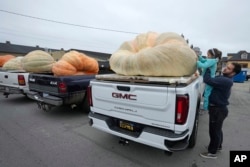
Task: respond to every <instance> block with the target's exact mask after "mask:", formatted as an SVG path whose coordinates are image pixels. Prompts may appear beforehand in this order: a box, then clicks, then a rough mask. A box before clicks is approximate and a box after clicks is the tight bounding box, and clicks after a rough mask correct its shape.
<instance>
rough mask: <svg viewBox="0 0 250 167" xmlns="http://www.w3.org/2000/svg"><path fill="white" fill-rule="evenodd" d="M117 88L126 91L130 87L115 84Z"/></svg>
mask: <svg viewBox="0 0 250 167" xmlns="http://www.w3.org/2000/svg"><path fill="white" fill-rule="evenodd" d="M117 89H118V90H121V91H126V92H129V91H130V87H128V86H117Z"/></svg>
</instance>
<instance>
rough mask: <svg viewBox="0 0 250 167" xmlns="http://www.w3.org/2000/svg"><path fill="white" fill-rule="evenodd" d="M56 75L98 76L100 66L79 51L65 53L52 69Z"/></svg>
mask: <svg viewBox="0 0 250 167" xmlns="http://www.w3.org/2000/svg"><path fill="white" fill-rule="evenodd" d="M52 71H53V73H54V75H56V76H64V75H89V74H97V73H98V71H99V66H98V62H97V60H95V59H94V58H92V57H89V56H87V55H85V54H83V53H80V52H78V51H70V52H67V53H65V54H64V55H63V56H62V58H61V59H60V60H59V61H58V62H56V63H55V64H54V66H53V68H52Z"/></svg>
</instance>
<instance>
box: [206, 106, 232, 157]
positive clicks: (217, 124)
mask: <svg viewBox="0 0 250 167" xmlns="http://www.w3.org/2000/svg"><path fill="white" fill-rule="evenodd" d="M227 115H228V108H227V106H223V107H218V106H209V136H210V143H209V145H208V152H209V153H212V154H216V152H217V149H218V148H221V147H222V142H223V132H222V125H223V121H224V120H225V118H226V117H227Z"/></svg>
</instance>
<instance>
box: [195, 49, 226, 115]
mask: <svg viewBox="0 0 250 167" xmlns="http://www.w3.org/2000/svg"><path fill="white" fill-rule="evenodd" d="M221 54H222V53H221V51H219V50H218V49H215V48H213V49H209V50H208V51H207V58H203V57H202V56H198V61H197V67H198V68H202V76H203V75H204V72H205V71H206V69H207V68H210V71H211V77H212V78H214V77H215V74H216V71H217V63H218V61H219V60H220V59H221ZM212 89H213V87H211V86H210V85H207V84H206V85H205V89H204V94H203V97H204V101H203V110H206V111H207V110H208V104H209V101H208V99H209V96H210V94H211V91H212Z"/></svg>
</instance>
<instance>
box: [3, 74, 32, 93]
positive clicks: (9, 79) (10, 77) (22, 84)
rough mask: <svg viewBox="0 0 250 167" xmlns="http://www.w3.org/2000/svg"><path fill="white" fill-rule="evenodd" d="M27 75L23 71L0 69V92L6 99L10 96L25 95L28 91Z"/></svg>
mask: <svg viewBox="0 0 250 167" xmlns="http://www.w3.org/2000/svg"><path fill="white" fill-rule="evenodd" d="M28 77H29V73H28V72H25V71H23V70H3V69H0V92H2V93H3V95H4V96H5V97H6V98H7V97H8V96H9V95H10V94H24V95H26V92H27V90H28V89H29V84H28Z"/></svg>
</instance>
